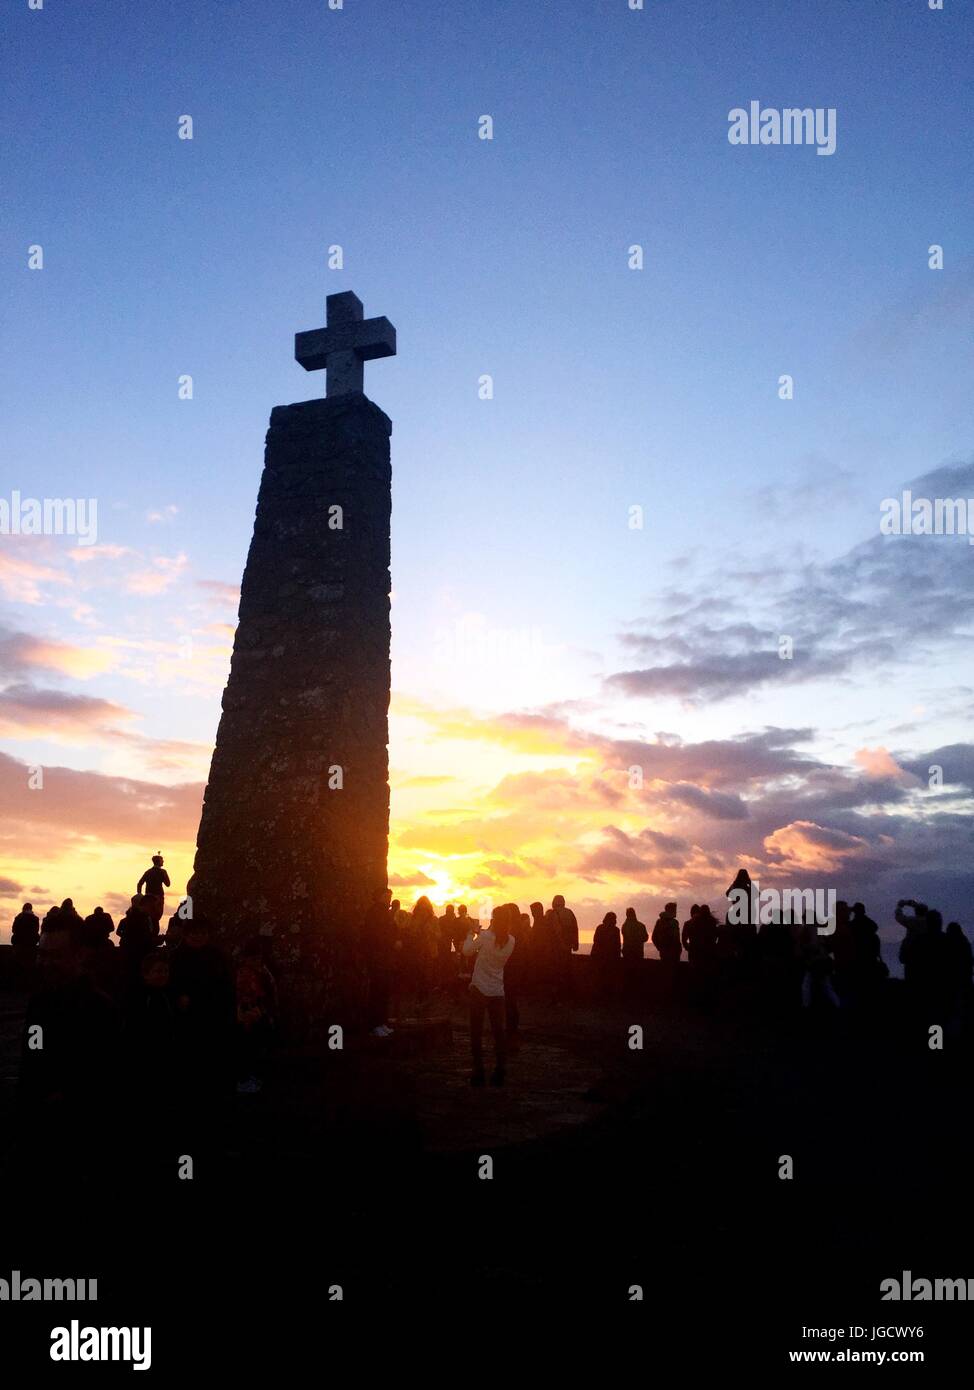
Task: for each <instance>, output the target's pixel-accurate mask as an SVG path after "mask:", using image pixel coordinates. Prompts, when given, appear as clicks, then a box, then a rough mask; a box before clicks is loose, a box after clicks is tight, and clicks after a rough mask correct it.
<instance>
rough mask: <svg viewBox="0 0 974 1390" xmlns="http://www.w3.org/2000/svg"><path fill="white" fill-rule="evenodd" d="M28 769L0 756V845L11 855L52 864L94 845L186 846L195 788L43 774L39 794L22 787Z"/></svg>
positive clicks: (52, 770)
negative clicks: (40, 857)
mask: <svg viewBox="0 0 974 1390" xmlns="http://www.w3.org/2000/svg"><path fill="white" fill-rule="evenodd" d="M28 771H29V769H28V767H27V764H26V763H22V762H20V761H19V760H17V759H16V758H12V757H10V756H9V754H7V753H0V842H2V843H4V844H13V845H15V846H16V847H17V849H18V852H19V853H21V854H23V855H25V856H27V855H28V854H30V853H37V854H39V855H43V857H44V859H45V860H48V861H50V860H57V859H59V858H61V857H63V856H64V855H65V854H67V853H76V854H85V853H86V852H87V851H86V846H89V845H90V844H91V842H92V841H99V842H101V843H102V844H105V845H110V846H116V845H139V846H142V847H143V848H144V846H146V845H148V844H149V843H150V842H151V844H152V847H153V849H155V847H156V846H157V845H160V844H161V845H165V844H167V843H168V844H173V843H177V842H178V843H182V844H193V843H194V842H195V839H196V828H197V826H198V824H199V816H200V808H201V805H202V800H203V783H202V782H183V783H180V784H178V785H176V786H164V785H163V784H161V783H158V782H148V781H145V780H139V779H135V778H129V777H109V776H105V775H104V774H103V773H100V772H78V771H76V770H75V769H73V768H67V767H46V768H45V769H44V785H43V788H42V789H41V790H31V789H30V787H29V785H28Z"/></svg>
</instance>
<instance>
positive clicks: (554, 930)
mask: <svg viewBox="0 0 974 1390" xmlns="http://www.w3.org/2000/svg"><path fill="white" fill-rule="evenodd" d="M531 940H532V943H533V946H534V959H535V961H536V968H537V978H538V984H539V987H541V988H543V989H544V990H545V992H546V993H547V996H548V1001H549V1003H551V1004H554V1003H555V1002H556V1000H558V999H559V998H560V997H561V995H562V993H563V991H564V974H565V968H566V967H565V953H564V951H563V950H562V945H561V934H560V930H559V926H558V918H557V917H556V916H555V913H554V911H553V909H551V908H549V909H548V910H547V912H544V913H543V914H542V917H541V922H540V924H539V925H536V926H535V928H534V931H533V933H532V936H531Z"/></svg>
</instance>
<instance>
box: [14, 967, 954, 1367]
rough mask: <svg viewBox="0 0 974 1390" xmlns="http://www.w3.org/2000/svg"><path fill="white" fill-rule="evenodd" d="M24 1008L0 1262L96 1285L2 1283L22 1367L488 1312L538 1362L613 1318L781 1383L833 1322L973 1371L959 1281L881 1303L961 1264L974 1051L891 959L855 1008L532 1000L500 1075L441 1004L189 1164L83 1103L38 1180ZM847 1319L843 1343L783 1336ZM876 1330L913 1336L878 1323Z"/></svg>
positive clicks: (238, 1122)
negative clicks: (78, 1341) (130, 1147)
mask: <svg viewBox="0 0 974 1390" xmlns="http://www.w3.org/2000/svg"><path fill="white" fill-rule="evenodd" d="M585 964H586V963H584V962H579V963H578V965H579V967H582V966H583V965H585ZM22 1005H23V1001H22V1000H21V999H20V998H19V997H18V996H16V995H11V994H7V995H0V1057H3V1059H4V1060H3V1061H2V1063H0V1085H2V1094H0V1124H2V1126H3V1128H2V1134H3V1138H2V1141H0V1165H2V1167H0V1180H2V1187H0V1194H2V1196H0V1200H2V1211H3V1217H4V1226H3V1236H2V1239H0V1278H4V1277H9V1272H10V1270H12V1269H15V1268H19V1269H20V1270H21V1271H22V1272H23V1273H24V1274H25V1276H26V1275H27V1274H35V1275H37V1276H44V1275H47V1276H48V1277H53V1276H60V1277H67V1276H71V1275H73V1276H75V1277H79V1278H80V1277H93V1276H97V1277H98V1279H99V1301H98V1304H97V1305H92V1304H76V1305H71V1306H68V1305H65V1304H61V1305H52V1304H50V1303H48V1304H39V1305H38V1304H20V1305H12V1304H5V1305H3V1311H2V1312H0V1333H2V1335H3V1337H4V1343H5V1346H6V1352H7V1355H8V1356H14V1357H15V1358H16V1357H17V1356H18V1355H19V1356H20V1357H21V1358H23V1361H24V1364H25V1367H26V1368H27V1369H28V1370H33V1369H36V1370H37V1371H38V1372H43V1370H44V1369H46V1368H48V1367H50V1373H51V1374H55V1373H56V1374H57V1375H58V1376H59V1377H60V1378H63V1377H65V1376H71V1375H78V1374H85V1373H87V1374H89V1375H94V1374H98V1375H105V1374H112V1373H115V1374H131V1373H132V1372H131V1370H130V1369H128V1368H125V1367H111V1366H109V1367H104V1366H102V1367H97V1366H96V1367H83V1366H78V1365H72V1366H70V1367H64V1366H61V1367H57V1368H55V1367H53V1366H52V1365H51V1363H50V1362H49V1361H48V1360H47V1353H48V1348H49V1333H50V1328H51V1327H52V1326H54V1325H56V1324H60V1323H66V1322H67V1321H68V1319H69V1318H71V1317H75V1316H77V1317H80V1318H81V1319H82V1321H83V1322H93V1323H96V1324H98V1325H103V1324H105V1325H107V1324H109V1323H113V1324H121V1325H136V1324H137V1325H139V1326H142V1325H145V1324H149V1325H151V1326H152V1328H153V1369H152V1371H151V1372H150V1373H149V1374H150V1375H151V1374H155V1375H156V1377H157V1379H161V1380H164V1381H166V1380H168V1379H170V1378H171V1379H173V1380H174V1379H175V1376H176V1375H177V1374H179V1375H182V1374H183V1373H184V1372H185V1371H186V1370H187V1368H189V1369H192V1367H193V1366H194V1365H195V1364H196V1361H197V1357H198V1355H199V1354H200V1352H201V1351H202V1353H203V1354H204V1355H205V1356H206V1357H207V1358H208V1359H209V1358H212V1361H213V1363H214V1365H217V1364H219V1365H220V1367H221V1368H226V1367H227V1365H228V1360H229V1361H231V1362H234V1363H238V1362H239V1364H241V1365H244V1364H248V1363H249V1364H253V1363H255V1362H256V1359H257V1358H259V1357H261V1356H262V1355H269V1356H270V1357H271V1358H274V1359H276V1360H277V1361H279V1362H282V1363H283V1362H286V1363H287V1364H289V1365H290V1366H291V1367H292V1368H293V1369H295V1370H296V1369H297V1368H298V1367H299V1366H302V1365H306V1364H308V1363H309V1362H310V1363H315V1362H317V1363H318V1365H319V1368H320V1367H321V1366H322V1365H324V1364H327V1355H328V1352H329V1350H330V1349H335V1348H337V1346H338V1344H339V1343H342V1342H344V1341H345V1340H346V1338H348V1339H350V1341H349V1344H350V1345H351V1346H352V1347H353V1348H357V1349H358V1351H359V1352H360V1353H364V1354H365V1355H366V1356H367V1358H368V1359H369V1361H370V1364H371V1363H372V1362H373V1361H374V1364H375V1366H378V1364H379V1360H381V1359H383V1358H385V1357H386V1356H388V1355H390V1354H391V1355H393V1356H394V1357H395V1358H396V1359H397V1361H398V1365H399V1368H400V1370H408V1369H409V1368H410V1367H411V1366H412V1367H415V1366H420V1367H421V1366H423V1365H429V1364H430V1357H431V1352H430V1348H431V1347H437V1348H440V1347H445V1345H446V1343H445V1342H443V1341H442V1339H443V1338H444V1337H450V1336H453V1335H456V1334H458V1333H459V1335H460V1338H461V1343H462V1342H463V1341H464V1340H467V1341H468V1342H469V1343H470V1344H471V1348H473V1347H476V1346H478V1345H479V1344H480V1342H481V1337H482V1335H483V1330H484V1328H483V1326H482V1320H483V1319H484V1318H486V1319H487V1326H488V1327H489V1329H490V1336H491V1338H492V1337H493V1336H494V1334H495V1333H497V1334H499V1335H503V1328H504V1326H505V1324H504V1315H505V1313H509V1314H510V1315H511V1317H512V1318H514V1319H515V1320H516V1322H517V1324H518V1325H520V1326H522V1327H523V1330H524V1331H525V1332H526V1334H527V1335H528V1337H529V1339H530V1340H531V1341H532V1342H533V1343H534V1344H535V1345H536V1347H537V1349H538V1351H540V1352H541V1354H542V1355H544V1356H551V1355H555V1354H557V1355H559V1356H560V1355H562V1354H563V1353H565V1352H566V1351H567V1352H568V1353H572V1350H573V1348H576V1347H577V1348H578V1350H579V1352H581V1351H582V1349H583V1348H585V1347H586V1346H588V1347H591V1346H600V1347H601V1346H604V1347H606V1348H609V1349H611V1348H612V1347H613V1346H614V1345H615V1344H616V1342H617V1341H618V1339H622V1340H623V1341H624V1342H625V1341H628V1340H629V1339H630V1338H631V1339H633V1345H637V1344H638V1347H639V1349H640V1356H641V1357H642V1358H644V1366H645V1369H646V1370H647V1372H649V1371H651V1369H652V1368H654V1367H657V1366H659V1365H660V1364H661V1363H662V1361H663V1360H664V1359H665V1358H667V1357H676V1358H678V1360H679V1361H680V1363H681V1364H682V1366H683V1368H684V1372H685V1373H687V1374H692V1373H693V1371H695V1370H697V1369H702V1368H704V1367H706V1368H708V1369H721V1370H723V1371H724V1373H725V1374H726V1373H730V1374H735V1373H743V1374H748V1373H749V1372H752V1371H753V1370H755V1369H757V1368H761V1369H765V1368H767V1369H768V1370H771V1371H777V1372H778V1373H779V1374H780V1373H784V1374H785V1375H787V1374H788V1373H789V1365H788V1356H787V1353H788V1351H790V1350H795V1351H797V1350H808V1349H809V1348H812V1349H822V1348H831V1349H832V1350H833V1351H835V1350H838V1349H841V1348H842V1347H843V1346H845V1347H848V1346H850V1345H852V1346H858V1347H860V1348H863V1347H864V1348H866V1349H871V1350H875V1349H876V1348H877V1347H879V1348H881V1349H885V1350H887V1352H889V1351H892V1350H902V1349H908V1350H916V1349H920V1350H922V1351H923V1352H924V1354H925V1357H926V1362H925V1366H924V1367H917V1366H911V1367H908V1368H906V1370H905V1372H904V1373H905V1374H907V1375H910V1374H916V1372H917V1371H918V1370H919V1371H920V1373H921V1374H922V1371H923V1369H930V1368H931V1367H935V1368H939V1369H940V1370H941V1372H943V1371H945V1370H946V1369H947V1368H948V1367H950V1368H951V1369H952V1373H954V1374H956V1372H957V1370H958V1368H959V1367H962V1366H963V1365H964V1362H963V1361H960V1362H958V1360H957V1357H958V1356H962V1357H963V1356H965V1355H966V1353H965V1350H964V1348H965V1344H966V1342H967V1339H968V1337H969V1334H970V1330H971V1316H970V1313H969V1311H968V1309H969V1308H970V1307H971V1305H964V1304H957V1303H953V1304H952V1303H937V1304H934V1303H915V1302H900V1303H893V1302H882V1301H880V1290H879V1284H880V1280H881V1279H883V1278H888V1277H899V1276H900V1274H901V1272H902V1271H903V1270H904V1269H906V1270H911V1271H913V1273H914V1275H916V1276H923V1277H929V1278H935V1277H941V1278H964V1279H966V1278H968V1277H969V1276H970V1277H974V1248H972V1242H971V1226H972V1218H971V1204H970V1192H971V1174H972V1163H971V1160H972V1156H974V1155H972V1131H971V1124H970V1081H971V1059H970V1056H969V1054H967V1053H966V1052H965V1053H962V1052H960V1051H959V1050H958V1049H956V1048H955V1049H951V1048H949V1047H948V1049H947V1050H946V1051H944V1052H931V1051H929V1049H928V1048H927V1046H926V1037H925V1035H924V1036H922V1037H919V1036H917V1035H916V1034H914V1033H912V1032H911V1031H910V1030H909V1029H907V1028H906V1027H905V1025H904V1021H903V1019H902V1018H901V1012H902V1010H901V1005H902V992H901V987H900V986H899V985H898V984H897V983H894V982H891V983H890V984H889V985H888V986H887V990H886V997H885V1002H884V1006H883V1009H882V1011H881V1014H880V1015H879V1016H876V1017H873V1018H870V1019H865V1020H862V1021H861V1022H859V1023H858V1025H853V1024H850V1023H849V1022H848V1021H846V1020H840V1019H838V1018H836V1017H835V1016H830V1017H828V1018H825V1019H822V1020H821V1021H817V1020H814V1019H809V1018H807V1017H803V1016H802V1015H801V1014H800V1012H793V1013H788V1014H786V1015H785V1016H784V1017H773V1018H772V1017H768V1016H767V1015H766V1013H765V1012H764V1010H763V1009H762V1008H761V1007H760V1003H759V1000H758V999H757V997H756V996H755V994H754V992H753V991H751V990H749V989H748V988H747V987H742V988H740V989H738V990H737V991H736V992H735V993H734V994H733V996H732V997H730V998H727V999H725V1001H724V1004H723V1006H722V1008H721V1009H720V1010H719V1011H705V1010H703V1009H701V1008H700V1007H699V1005H694V1003H693V1002H692V1001H683V1002H682V1003H680V1004H679V1005H675V1006H674V1005H670V1006H669V1007H666V1006H665V1005H664V1004H662V1003H660V1002H647V1001H644V1002H643V1003H642V1004H640V1005H639V1006H633V1005H630V1004H627V1003H624V1002H621V1001H617V1002H615V1003H613V1004H607V1005H595V1004H592V1003H587V1004H582V1005H576V1006H575V1007H570V1008H563V1009H555V1008H552V1007H550V1006H547V1005H542V1004H540V1003H539V1004H532V1003H528V1004H526V1005H525V1007H524V1008H523V1011H522V1026H523V1043H522V1047H521V1050H520V1052H519V1053H518V1054H517V1056H515V1057H514V1058H513V1059H512V1062H511V1066H510V1073H509V1082H508V1085H507V1086H506V1087H505V1088H504V1089H503V1090H491V1089H490V1088H488V1089H486V1090H483V1091H475V1090H472V1089H471V1088H470V1087H469V1086H468V1084H467V1076H468V1063H467V1051H466V1050H467V1034H466V1031H465V1020H464V1017H463V1010H462V1008H460V1007H456V1008H454V1010H453V1013H452V1024H453V1027H452V1039H451V1038H450V1030H449V1028H447V1027H445V1026H444V1025H441V1026H440V1027H439V1029H432V1030H430V1032H429V1037H427V1042H429V1041H430V1039H431V1040H432V1045H431V1046H430V1047H429V1049H428V1050H419V1051H413V1052H412V1055H409V1054H410V1051H411V1049H410V1047H409V1045H408V1041H409V1040H408V1037H407V1038H406V1039H405V1040H403V1038H402V1034H397V1038H398V1039H399V1040H398V1041H397V1040H395V1039H394V1040H393V1042H392V1043H378V1042H374V1041H373V1040H372V1039H360V1040H358V1041H356V1040H355V1039H349V1040H348V1042H347V1046H346V1048H345V1050H344V1051H343V1052H328V1051H326V1050H323V1049H320V1048H306V1049H304V1050H291V1051H290V1052H288V1053H283V1054H279V1055H278V1056H277V1058H276V1059H275V1060H274V1061H273V1063H272V1064H271V1066H270V1069H269V1071H268V1074H267V1079H266V1084H265V1088H264V1091H263V1092H262V1094H260V1095H258V1096H253V1097H240V1098H238V1099H237V1100H236V1101H235V1102H234V1104H233V1107H232V1113H231V1114H230V1115H229V1117H228V1118H227V1120H226V1121H225V1122H220V1123H219V1125H218V1126H217V1130H216V1143H215V1148H214V1152H213V1154H212V1156H210V1157H204V1158H203V1159H202V1160H199V1159H198V1160H197V1164H196V1173H195V1176H194V1179H193V1181H191V1182H189V1181H178V1180H177V1179H176V1177H175V1167H176V1158H175V1155H171V1154H165V1155H160V1157H159V1160H158V1162H157V1163H155V1164H153V1162H152V1161H151V1160H150V1159H146V1158H145V1157H144V1156H143V1157H136V1158H134V1159H133V1158H132V1156H131V1155H130V1154H128V1153H127V1140H126V1130H125V1117H124V1103H123V1104H122V1106H121V1107H120V1109H119V1111H118V1114H117V1115H116V1117H115V1118H116V1121H117V1123H118V1129H117V1130H116V1131H115V1132H113V1133H112V1134H111V1135H110V1136H109V1142H107V1143H104V1144H103V1147H104V1148H107V1149H108V1152H107V1153H105V1152H101V1151H100V1147H99V1146H100V1144H102V1141H104V1140H105V1135H104V1134H102V1135H101V1136H99V1135H98V1134H95V1133H92V1132H90V1131H86V1128H85V1126H84V1125H83V1124H74V1125H73V1126H72V1127H71V1129H70V1131H69V1132H68V1133H67V1134H65V1135H64V1136H63V1144H62V1147H61V1149H60V1151H59V1156H58V1162H57V1164H56V1167H55V1170H54V1171H53V1172H48V1173H45V1174H44V1175H43V1177H42V1178H41V1179H40V1180H38V1179H37V1178H36V1176H35V1174H34V1170H33V1169H32V1168H30V1167H27V1166H26V1165H27V1164H28V1163H29V1162H30V1159H29V1153H30V1150H29V1148H27V1149H25V1147H24V1145H23V1142H22V1141H23V1136H22V1134H21V1135H20V1137H19V1138H18V1133H17V1126H16V1125H15V1124H13V1123H12V1121H13V1120H14V1117H15V1089H14V1083H15V1073H16V1062H15V1051H16V1048H17V1045H18V1037H19V1030H20V1025H21V1016H22ZM633 1023H640V1024H642V1025H643V1027H644V1029H645V1041H644V1049H643V1050H642V1051H641V1052H639V1051H631V1050H629V1048H628V1046H627V1042H628V1029H629V1027H630V1025H632V1024H633ZM406 1031H407V1033H409V1032H410V1030H408V1029H407V1030H406ZM418 1036H419V1038H420V1039H422V1038H423V1037H424V1036H426V1035H424V1034H423V1033H422V1030H419V1032H418ZM784 1154H789V1155H791V1156H792V1158H793V1160H794V1178H793V1179H792V1180H790V1181H783V1180H781V1179H780V1178H779V1176H778V1169H779V1158H780V1156H781V1155H784ZM482 1155H489V1156H490V1157H491V1158H492V1159H493V1163H494V1176H493V1178H492V1179H491V1180H489V1181H487V1180H483V1179H481V1178H480V1177H479V1176H478V1165H479V1162H480V1158H481V1156H482ZM332 1285H340V1286H341V1289H342V1292H343V1299H342V1301H340V1302H339V1301H332V1300H331V1299H330V1297H329V1288H330V1286H332ZM633 1285H639V1286H641V1288H642V1291H643V1298H642V1301H641V1302H638V1301H631V1296H630V1288H631V1286H633ZM458 1313H459V1314H460V1316H459V1318H458V1316H457V1314H458ZM401 1314H407V1315H408V1316H409V1317H410V1319H411V1325H412V1327H413V1329H414V1331H413V1333H412V1334H411V1335H410V1336H409V1337H407V1338H406V1339H405V1340H404V1339H403V1338H402V1337H401V1334H399V1333H396V1334H395V1335H393V1332H392V1329H393V1328H394V1327H395V1326H396V1325H397V1323H398V1319H399V1316H400V1315H401ZM525 1320H526V1321H525ZM855 1325H859V1326H861V1327H864V1328H865V1329H866V1335H865V1338H863V1339H861V1340H860V1341H859V1342H858V1343H856V1342H850V1340H849V1339H848V1338H845V1339H840V1340H839V1341H837V1342H828V1341H810V1340H809V1339H807V1338H803V1336H802V1328H803V1327H821V1328H828V1327H843V1328H849V1327H850V1326H855ZM876 1325H883V1326H911V1327H913V1326H918V1325H919V1326H922V1327H923V1328H924V1332H925V1335H924V1336H923V1337H922V1338H911V1339H909V1340H905V1341H895V1340H894V1341H889V1342H875V1341H872V1340H870V1335H871V1329H872V1328H873V1327H874V1326H876ZM468 1328H469V1332H465V1329H468ZM214 1339H215V1340H214ZM430 1339H432V1340H430ZM207 1346H209V1349H208V1350H207V1349H206V1348H207ZM440 1354H441V1353H440V1352H439V1351H437V1352H436V1353H435V1354H432V1362H433V1364H436V1362H437V1361H438V1359H439V1356H440ZM376 1358H378V1360H376ZM887 1369H889V1367H888V1365H887V1366H884V1367H883V1368H882V1372H885V1371H886V1370H887ZM899 1369H900V1368H899V1367H898V1366H897V1367H894V1370H899ZM485 1373H486V1369H485ZM875 1373H877V1374H878V1373H880V1372H879V1371H877V1372H875ZM372 1378H373V1377H372V1376H371V1375H369V1376H367V1377H366V1379H372ZM450 1378H453V1376H452V1375H451V1377H450Z"/></svg>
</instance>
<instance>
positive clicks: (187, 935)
mask: <svg viewBox="0 0 974 1390" xmlns="http://www.w3.org/2000/svg"><path fill="white" fill-rule="evenodd" d="M209 940H210V928H209V926H208V925H207V923H206V922H204V921H202V919H201V918H199V917H191V918H190V919H189V921H187V923H186V925H185V927H184V928H183V935H182V942H181V944H182V945H184V946H188V947H189V948H190V950H191V951H199V950H201V949H202V947H204V946H206V945H208V944H209Z"/></svg>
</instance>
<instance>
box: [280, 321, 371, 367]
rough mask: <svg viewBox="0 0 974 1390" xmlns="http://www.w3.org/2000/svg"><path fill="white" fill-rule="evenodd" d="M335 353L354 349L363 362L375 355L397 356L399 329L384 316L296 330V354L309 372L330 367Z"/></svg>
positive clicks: (297, 358)
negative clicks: (300, 330)
mask: <svg viewBox="0 0 974 1390" xmlns="http://www.w3.org/2000/svg"><path fill="white" fill-rule="evenodd" d="M333 352H354V353H355V355H356V356H357V357H358V358H359V359H360V360H361V361H362V362H369V361H371V360H372V359H373V358H375V357H394V356H395V355H396V330H395V329H394V328H393V326H392V324H391V323H390V322H389V320H388V319H387V318H386V317H385V315H383V316H382V317H381V318H374V319H359V320H358V322H356V323H337V324H333V325H332V326H331V327H330V328H312V329H310V330H309V331H308V332H306V333H295V335H294V356H295V358H296V360H297V361H298V362H300V364H301V366H302V367H303V368H304V369H305V371H306V372H316V371H320V370H321V369H322V368H323V367H325V366H327V363H328V357H329V355H330V354H331V353H333Z"/></svg>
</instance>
